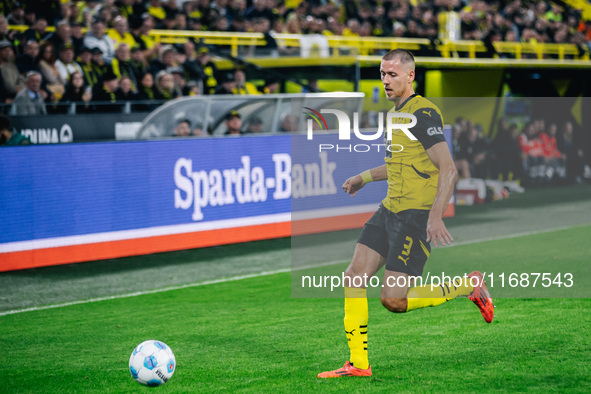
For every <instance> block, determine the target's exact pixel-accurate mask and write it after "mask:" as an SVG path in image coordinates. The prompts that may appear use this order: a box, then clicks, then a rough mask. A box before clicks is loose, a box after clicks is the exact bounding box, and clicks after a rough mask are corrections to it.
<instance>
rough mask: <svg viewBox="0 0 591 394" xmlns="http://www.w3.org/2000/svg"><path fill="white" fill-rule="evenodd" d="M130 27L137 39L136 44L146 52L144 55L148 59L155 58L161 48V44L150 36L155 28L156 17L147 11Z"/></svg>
mask: <svg viewBox="0 0 591 394" xmlns="http://www.w3.org/2000/svg"><path fill="white" fill-rule="evenodd" d="M130 27H131V35H132V36H133V38H134V39H135V42H136V44H137V45H138V46H139V47H140V49H141V50H142V51H143V52H144V57H145V58H146V59H152V58H154V57H155V56H156V55H157V54H158V51H159V50H160V44H159V43H155V42H154V40H152V38H150V31H151V30H152V29H153V28H154V18H153V17H152V16H151V15H149V14H147V13H145V14H143V15H142V17H141V19H138V21H137V22H136V21H134V22H133V24H132V25H131V26H130Z"/></svg>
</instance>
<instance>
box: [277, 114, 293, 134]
mask: <svg viewBox="0 0 591 394" xmlns="http://www.w3.org/2000/svg"><path fill="white" fill-rule="evenodd" d="M295 127H296V124H295V122H294V119H293V116H291V114H284V115H283V116H282V117H281V121H280V122H279V131H280V132H281V133H291V132H292V131H295Z"/></svg>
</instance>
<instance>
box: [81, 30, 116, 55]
mask: <svg viewBox="0 0 591 394" xmlns="http://www.w3.org/2000/svg"><path fill="white" fill-rule="evenodd" d="M84 45H85V46H87V47H89V48H99V49H100V50H101V51H102V52H103V56H104V58H105V61H106V62H107V63H110V62H111V60H112V59H113V57H114V56H115V46H114V45H113V41H112V40H111V38H110V37H109V36H108V35H106V34H105V23H104V22H103V21H102V20H101V19H93V21H92V24H91V27H90V31H89V32H88V33H86V35H85V36H84Z"/></svg>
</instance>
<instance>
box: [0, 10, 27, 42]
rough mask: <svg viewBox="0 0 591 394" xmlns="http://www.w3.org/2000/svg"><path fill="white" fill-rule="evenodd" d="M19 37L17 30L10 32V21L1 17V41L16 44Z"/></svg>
mask: <svg viewBox="0 0 591 394" xmlns="http://www.w3.org/2000/svg"><path fill="white" fill-rule="evenodd" d="M21 10H22V9H21ZM17 24H20V23H17ZM17 36H18V32H17V31H16V30H12V31H9V30H8V20H6V17H5V16H4V15H0V41H1V40H6V41H8V42H10V43H12V44H14V42H15V40H16V39H17Z"/></svg>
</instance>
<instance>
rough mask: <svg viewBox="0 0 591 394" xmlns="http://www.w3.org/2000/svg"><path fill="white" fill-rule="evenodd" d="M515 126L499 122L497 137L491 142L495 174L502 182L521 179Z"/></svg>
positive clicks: (504, 121)
mask: <svg viewBox="0 0 591 394" xmlns="http://www.w3.org/2000/svg"><path fill="white" fill-rule="evenodd" d="M518 134H519V133H518V128H517V125H515V124H512V125H510V126H509V125H508V124H507V121H506V120H504V119H502V120H500V121H499V128H498V130H497V136H496V138H495V140H494V142H493V146H492V147H493V151H494V154H495V158H496V163H497V166H496V167H497V172H498V174H499V176H500V177H501V178H502V179H503V180H512V179H521V178H522V173H521V169H522V160H521V149H520V148H519V144H518V142H517V136H518Z"/></svg>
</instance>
